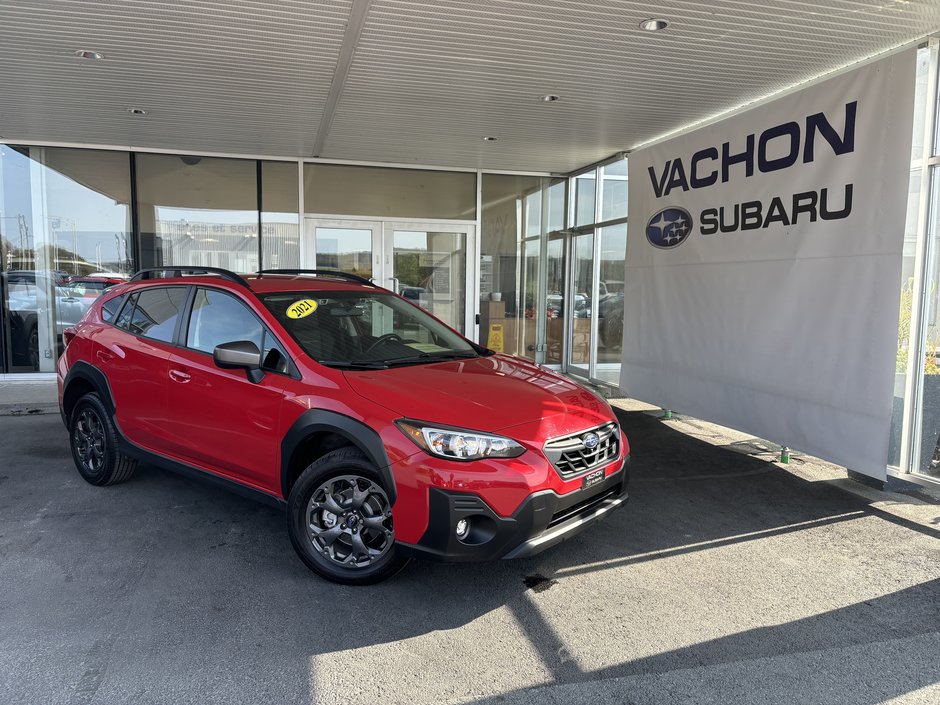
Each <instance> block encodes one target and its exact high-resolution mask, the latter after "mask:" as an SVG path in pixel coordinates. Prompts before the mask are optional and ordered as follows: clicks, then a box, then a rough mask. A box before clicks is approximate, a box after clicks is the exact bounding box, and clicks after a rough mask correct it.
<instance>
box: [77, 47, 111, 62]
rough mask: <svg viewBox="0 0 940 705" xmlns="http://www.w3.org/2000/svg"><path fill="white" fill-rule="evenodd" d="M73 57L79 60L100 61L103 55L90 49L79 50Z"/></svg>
mask: <svg viewBox="0 0 940 705" xmlns="http://www.w3.org/2000/svg"><path fill="white" fill-rule="evenodd" d="M75 56H77V57H78V58H80V59H90V60H91V61H101V60H102V59H103V58H104V54H102V53H101V52H100V51H92V50H91V49H79V50H78V51H76V52H75Z"/></svg>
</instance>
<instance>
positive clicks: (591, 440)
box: [581, 432, 601, 450]
mask: <svg viewBox="0 0 940 705" xmlns="http://www.w3.org/2000/svg"><path fill="white" fill-rule="evenodd" d="M581 442H582V443H583V444H584V447H585V448H587V449H588V450H594V449H595V448H597V446H598V445H600V442H601V439H600V436H598V435H597V434H596V433H593V432H592V433H585V434H584V435H583V436H581Z"/></svg>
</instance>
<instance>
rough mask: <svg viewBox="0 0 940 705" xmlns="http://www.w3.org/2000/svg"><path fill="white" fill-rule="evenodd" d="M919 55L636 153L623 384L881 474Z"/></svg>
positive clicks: (886, 61)
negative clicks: (916, 60)
mask: <svg viewBox="0 0 940 705" xmlns="http://www.w3.org/2000/svg"><path fill="white" fill-rule="evenodd" d="M914 62H915V50H914V49H913V48H909V49H905V50H903V51H900V52H896V53H894V54H892V55H889V56H887V57H885V58H883V59H881V60H878V61H874V62H870V63H868V64H866V65H863V66H861V67H859V68H857V69H855V70H852V71H847V72H845V73H842V74H840V75H837V76H835V77H833V78H830V79H828V80H826V81H823V82H819V83H816V84H814V85H811V86H809V87H807V88H804V89H803V90H800V91H797V92H793V93H790V94H788V95H785V96H783V97H781V98H778V99H776V100H773V101H771V102H767V103H764V104H762V105H759V106H758V107H755V108H752V109H750V110H747V111H743V112H739V113H737V114H735V115H733V116H731V117H729V118H727V119H724V120H721V121H719V122H716V123H713V124H710V125H707V126H705V127H702V128H701V129H698V130H695V131H692V132H688V133H685V134H682V135H680V136H678V137H675V138H672V139H669V140H666V141H663V142H660V143H657V144H654V145H652V146H650V147H647V148H644V149H640V150H637V151H635V152H633V153H632V154H631V155H630V166H629V169H630V181H629V183H630V194H629V196H630V198H629V203H630V224H631V231H630V238H629V240H628V243H627V260H626V273H625V278H624V281H625V292H624V306H625V308H624V340H623V366H622V371H621V387H622V389H623V391H624V392H625V393H626V394H629V395H630V396H632V397H636V398H638V399H642V400H644V401H649V402H653V403H655V404H658V405H660V406H662V407H663V408H671V409H675V410H677V411H682V412H685V413H688V414H690V415H693V416H698V417H701V418H705V419H709V420H712V421H715V422H717V423H721V424H725V425H727V426H731V427H733V428H737V429H740V430H743V431H746V432H748V433H752V434H754V435H757V436H760V437H762V438H767V439H769V440H771V441H776V442H778V443H780V444H781V445H786V446H790V447H793V448H798V449H801V450H804V451H807V452H810V453H812V454H815V455H818V456H821V457H823V458H826V459H828V460H832V461H834V462H837V463H840V464H841V465H844V466H846V467H848V468H851V469H853V470H856V471H858V472H863V473H866V474H869V475H872V476H875V477H879V478H884V477H885V476H886V473H885V469H886V464H887V454H888V436H889V428H890V416H891V408H892V404H891V398H892V390H893V383H894V369H895V352H896V351H895V342H896V340H895V333H896V332H897V318H898V292H899V283H900V279H901V254H902V245H903V238H904V222H905V215H906V213H905V211H906V203H907V185H908V181H909V174H910V161H911V133H912V120H913V106H914ZM634 228H637V229H636V230H634ZM643 228H645V233H644V232H641V229H643ZM644 235H645V236H644Z"/></svg>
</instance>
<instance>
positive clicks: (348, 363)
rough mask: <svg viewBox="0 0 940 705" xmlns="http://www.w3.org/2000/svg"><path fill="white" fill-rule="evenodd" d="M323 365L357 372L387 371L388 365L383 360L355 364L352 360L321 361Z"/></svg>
mask: <svg viewBox="0 0 940 705" xmlns="http://www.w3.org/2000/svg"><path fill="white" fill-rule="evenodd" d="M319 362H320V364H321V365H326V366H327V367H349V368H352V369H355V370H387V369H388V363H387V362H383V361H381V360H379V361H375V362H353V361H352V360H320V361H319Z"/></svg>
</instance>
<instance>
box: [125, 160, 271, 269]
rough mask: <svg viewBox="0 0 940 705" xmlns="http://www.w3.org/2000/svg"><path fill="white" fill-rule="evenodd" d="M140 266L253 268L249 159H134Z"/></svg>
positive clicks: (254, 200)
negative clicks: (135, 163)
mask: <svg viewBox="0 0 940 705" xmlns="http://www.w3.org/2000/svg"><path fill="white" fill-rule="evenodd" d="M137 189H138V199H137V200H138V204H139V213H140V231H141V232H140V238H141V240H140V241H141V252H140V257H141V265H142V266H144V267H162V266H166V265H173V264H180V265H205V266H209V267H223V268H225V269H231V270H233V271H235V272H254V271H256V270H257V269H258V187H257V166H256V163H255V162H254V161H253V160H245V159H219V158H215V157H199V156H176V155H170V154H139V155H137Z"/></svg>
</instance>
